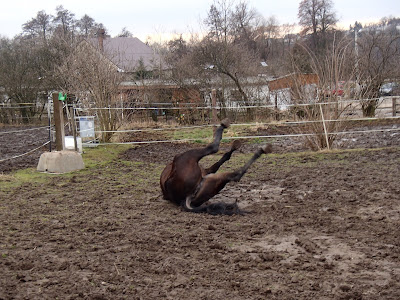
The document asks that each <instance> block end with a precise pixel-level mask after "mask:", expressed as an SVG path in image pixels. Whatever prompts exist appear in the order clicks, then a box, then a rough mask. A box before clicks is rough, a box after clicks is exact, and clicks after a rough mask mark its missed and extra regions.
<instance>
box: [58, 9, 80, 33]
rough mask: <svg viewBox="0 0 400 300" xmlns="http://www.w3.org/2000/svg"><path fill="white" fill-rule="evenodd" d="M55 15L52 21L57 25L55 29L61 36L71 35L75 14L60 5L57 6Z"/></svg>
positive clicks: (73, 28)
mask: <svg viewBox="0 0 400 300" xmlns="http://www.w3.org/2000/svg"><path fill="white" fill-rule="evenodd" d="M56 11H57V13H56V16H55V17H54V22H55V24H56V25H58V27H57V28H56V30H57V31H58V32H59V33H60V34H61V35H62V37H63V38H71V37H73V33H74V30H75V25H76V24H75V23H76V20H75V14H74V13H72V12H70V11H69V10H67V9H65V8H64V7H63V6H62V5H59V6H57V8H56Z"/></svg>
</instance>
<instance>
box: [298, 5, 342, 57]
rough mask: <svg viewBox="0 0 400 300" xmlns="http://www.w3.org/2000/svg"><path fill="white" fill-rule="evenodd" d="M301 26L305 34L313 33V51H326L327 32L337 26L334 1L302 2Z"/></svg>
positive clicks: (300, 7) (299, 14)
mask: <svg viewBox="0 0 400 300" xmlns="http://www.w3.org/2000/svg"><path fill="white" fill-rule="evenodd" d="M298 18H299V24H300V26H302V27H303V31H302V33H303V34H308V33H310V32H311V37H312V46H313V47H312V49H313V50H314V51H315V50H318V49H320V48H322V49H324V48H325V46H326V45H325V44H326V33H327V31H328V30H329V29H330V28H331V27H333V26H335V24H336V22H337V18H336V14H335V12H334V10H333V2H332V0H302V1H301V2H300V4H299V12H298Z"/></svg>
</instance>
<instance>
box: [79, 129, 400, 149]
mask: <svg viewBox="0 0 400 300" xmlns="http://www.w3.org/2000/svg"><path fill="white" fill-rule="evenodd" d="M390 131H400V128H390V129H370V130H352V131H340V132H328V133H327V134H328V135H335V134H350V133H353V134H357V133H369V132H390ZM321 134H322V132H321ZM315 135H316V133H298V134H276V135H250V136H233V137H223V139H225V140H234V139H257V138H287V137H304V136H315ZM210 139H211V137H210V138H196V139H179V140H157V141H140V142H111V143H96V145H135V144H156V143H182V142H194V141H208V140H210ZM84 144H92V143H84Z"/></svg>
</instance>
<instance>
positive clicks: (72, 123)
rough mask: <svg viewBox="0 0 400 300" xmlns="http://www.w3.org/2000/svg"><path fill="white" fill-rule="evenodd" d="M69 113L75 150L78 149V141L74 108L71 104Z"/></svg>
mask: <svg viewBox="0 0 400 300" xmlns="http://www.w3.org/2000/svg"><path fill="white" fill-rule="evenodd" d="M70 115H71V126H72V135H73V136H74V149H75V151H78V142H77V140H76V123H75V110H74V107H73V106H71V108H70Z"/></svg>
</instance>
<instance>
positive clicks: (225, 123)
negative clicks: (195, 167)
mask: <svg viewBox="0 0 400 300" xmlns="http://www.w3.org/2000/svg"><path fill="white" fill-rule="evenodd" d="M229 126H230V121H229V119H224V120H222V121H221V125H220V126H219V127H218V128H217V130H216V131H215V135H214V141H213V142H212V143H211V144H209V145H207V146H206V147H205V148H202V149H198V155H197V156H198V160H200V159H201V158H203V157H204V156H207V155H210V154H214V153H217V152H218V149H219V144H220V143H221V140H222V133H223V132H224V129H225V128H228V127H229Z"/></svg>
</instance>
